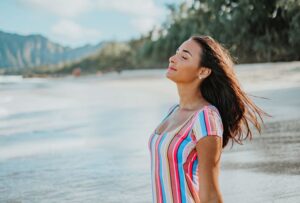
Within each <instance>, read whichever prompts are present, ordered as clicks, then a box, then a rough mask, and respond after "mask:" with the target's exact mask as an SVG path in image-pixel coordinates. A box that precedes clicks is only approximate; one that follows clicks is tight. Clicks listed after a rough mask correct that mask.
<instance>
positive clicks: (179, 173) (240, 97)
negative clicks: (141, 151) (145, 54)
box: [148, 36, 268, 203]
mask: <svg viewBox="0 0 300 203" xmlns="http://www.w3.org/2000/svg"><path fill="white" fill-rule="evenodd" d="M166 77H167V78H169V79H170V80H172V81H173V82H175V83H176V85H177V89H178V93H179V97H180V102H179V104H175V105H173V106H172V107H171V108H170V109H169V112H168V113H167V115H166V116H165V118H164V119H163V120H162V121H161V123H160V124H159V125H158V127H157V128H156V129H155V131H154V132H153V133H152V135H151V136H150V139H149V143H148V147H149V150H150V154H151V180H152V196H153V202H167V203H172V202H191V203H194V202H195V203H200V202H201V203H219V202H223V198H222V194H221V191H220V186H219V182H218V177H219V168H220V158H221V153H222V149H223V148H224V147H225V146H226V145H227V143H228V141H229V139H231V140H232V141H236V142H237V143H239V144H242V142H241V140H242V138H243V137H242V135H243V129H244V130H246V138H247V137H250V140H251V139H252V132H251V130H250V127H249V123H248V122H249V121H250V122H251V123H252V124H253V125H254V126H255V128H256V129H257V130H258V131H259V133H261V126H260V124H259V122H258V119H257V115H259V117H260V119H261V121H262V122H263V120H262V118H261V115H262V114H264V115H268V114H267V113H265V112H264V111H262V110H261V109H260V108H258V107H257V106H256V105H255V104H254V103H253V102H252V101H251V100H250V99H249V97H248V96H247V95H246V93H245V92H243V90H242V89H241V87H240V85H239V83H238V80H237V78H236V75H235V73H234V70H233V62H232V60H231V58H230V55H229V54H228V52H227V51H226V50H225V49H224V48H223V47H222V46H221V45H220V44H219V43H217V42H216V41H215V40H214V39H212V38H211V37H208V36H193V37H191V38H190V39H188V40H187V41H185V42H184V43H182V44H181V46H180V47H179V48H178V50H177V51H176V54H175V55H173V56H172V57H170V59H169V68H168V71H167V73H166ZM246 138H245V139H246ZM232 143H233V142H232Z"/></svg>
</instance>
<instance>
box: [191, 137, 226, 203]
mask: <svg viewBox="0 0 300 203" xmlns="http://www.w3.org/2000/svg"><path fill="white" fill-rule="evenodd" d="M196 150H197V156H198V161H199V192H198V194H199V198H200V200H199V199H198V200H197V201H198V202H197V203H223V198H222V195H221V192H220V187H219V180H218V178H219V170H220V160H221V153H222V138H220V137H218V136H211V135H210V136H207V137H204V138H203V139H201V140H199V141H198V142H197V144H196Z"/></svg>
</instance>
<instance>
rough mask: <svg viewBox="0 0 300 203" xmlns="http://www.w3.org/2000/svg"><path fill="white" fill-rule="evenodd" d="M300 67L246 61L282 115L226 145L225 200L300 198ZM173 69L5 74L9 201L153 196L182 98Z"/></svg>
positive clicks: (1, 114)
mask: <svg viewBox="0 0 300 203" xmlns="http://www.w3.org/2000/svg"><path fill="white" fill-rule="evenodd" d="M260 67H263V68H265V69H264V70H261V69H259V68H260ZM299 67H300V63H299V62H293V63H279V64H255V65H243V66H239V67H237V74H238V77H239V80H240V82H241V84H242V85H243V87H244V88H245V91H246V92H247V93H251V94H253V95H256V96H261V97H267V98H268V99H260V98H253V99H254V100H255V102H256V103H257V105H258V106H260V107H261V108H262V109H264V110H265V111H266V112H268V113H270V114H272V115H273V117H272V118H267V119H266V120H265V121H266V126H265V127H264V128H263V129H262V134H261V135H258V134H257V132H255V134H254V135H253V139H252V140H251V141H249V140H247V141H246V142H245V143H244V145H242V146H241V145H238V144H234V145H233V148H230V146H231V143H229V144H228V146H227V147H226V148H225V149H224V152H223V154H222V160H221V174H220V186H221V191H222V194H223V197H224V202H243V203H247V202H252V203H256V202H257V203H260V202H276V203H277V202H284V203H286V202H287V203H289V202H299V201H300V193H299V191H300V176H299V175H300V164H299V163H300V161H299V155H300V153H299V147H300V133H299V132H300V131H299V130H300V129H299V128H300V127H299V126H300V125H299V124H300V94H299V93H300V68H299ZM164 73H165V70H150V71H148V70H147V71H131V72H130V71H128V72H126V71H125V72H123V73H122V74H120V75H118V74H114V73H112V74H108V75H105V76H103V77H99V76H88V77H81V78H72V77H68V78H64V79H61V78H59V79H24V80H23V79H20V78H19V79H18V78H14V79H8V80H13V82H9V81H8V80H6V82H5V81H4V82H3V80H2V82H1V80H0V92H1V98H0V104H1V106H0V194H1V195H0V202H74V200H76V201H78V202H108V203H109V202H133V203H135V202H136V203H141V202H151V187H150V184H151V181H150V163H149V162H150V159H149V152H148V149H147V141H148V138H149V136H150V133H151V132H152V130H153V128H154V127H155V126H156V125H157V124H158V122H159V121H160V119H161V118H162V116H164V115H165V113H166V111H167V109H168V108H169V107H170V105H172V104H173V103H174V102H177V101H178V96H177V89H176V86H175V85H174V83H172V82H171V81H169V80H168V79H166V78H165V77H164ZM116 194H118V195H116Z"/></svg>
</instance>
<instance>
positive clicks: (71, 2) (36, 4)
mask: <svg viewBox="0 0 300 203" xmlns="http://www.w3.org/2000/svg"><path fill="white" fill-rule="evenodd" d="M19 1H20V2H21V3H23V4H25V5H26V6H29V7H31V8H34V9H38V10H40V9H41V10H43V11H46V12H50V13H53V14H55V15H58V16H62V17H74V16H78V15H79V14H81V13H84V12H87V11H89V10H90V9H92V4H91V1H90V0H19Z"/></svg>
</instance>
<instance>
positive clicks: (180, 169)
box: [148, 104, 223, 203]
mask: <svg viewBox="0 0 300 203" xmlns="http://www.w3.org/2000/svg"><path fill="white" fill-rule="evenodd" d="M178 107H179V104H175V105H173V106H172V107H171V108H170V109H169V111H168V113H167V115H166V116H165V118H164V119H163V120H162V121H161V123H163V122H164V121H165V120H166V119H167V118H168V117H169V116H170V115H171V114H172V113H173V112H174V111H175V109H177V108H178ZM161 123H160V124H161ZM222 135H223V124H222V119H221V116H220V114H219V111H218V109H217V108H216V107H215V106H213V105H211V104H209V105H206V106H204V107H203V108H201V109H200V110H198V111H196V112H195V113H193V114H192V115H191V116H190V117H189V119H187V120H186V121H185V122H184V123H183V124H182V125H180V126H178V127H177V128H176V129H174V130H172V131H169V132H166V133H164V134H158V133H157V132H156V129H155V130H154V132H153V133H152V134H151V135H150V138H149V141H148V149H149V151H150V159H151V184H152V200H153V202H157V203H165V202H166V203H173V202H174V203H179V202H180V203H181V202H182V203H183V202H188V203H194V202H195V200H196V199H199V196H198V189H199V185H198V159H197V151H196V143H197V141H199V140H200V139H202V138H204V137H206V136H219V137H221V138H222Z"/></svg>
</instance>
